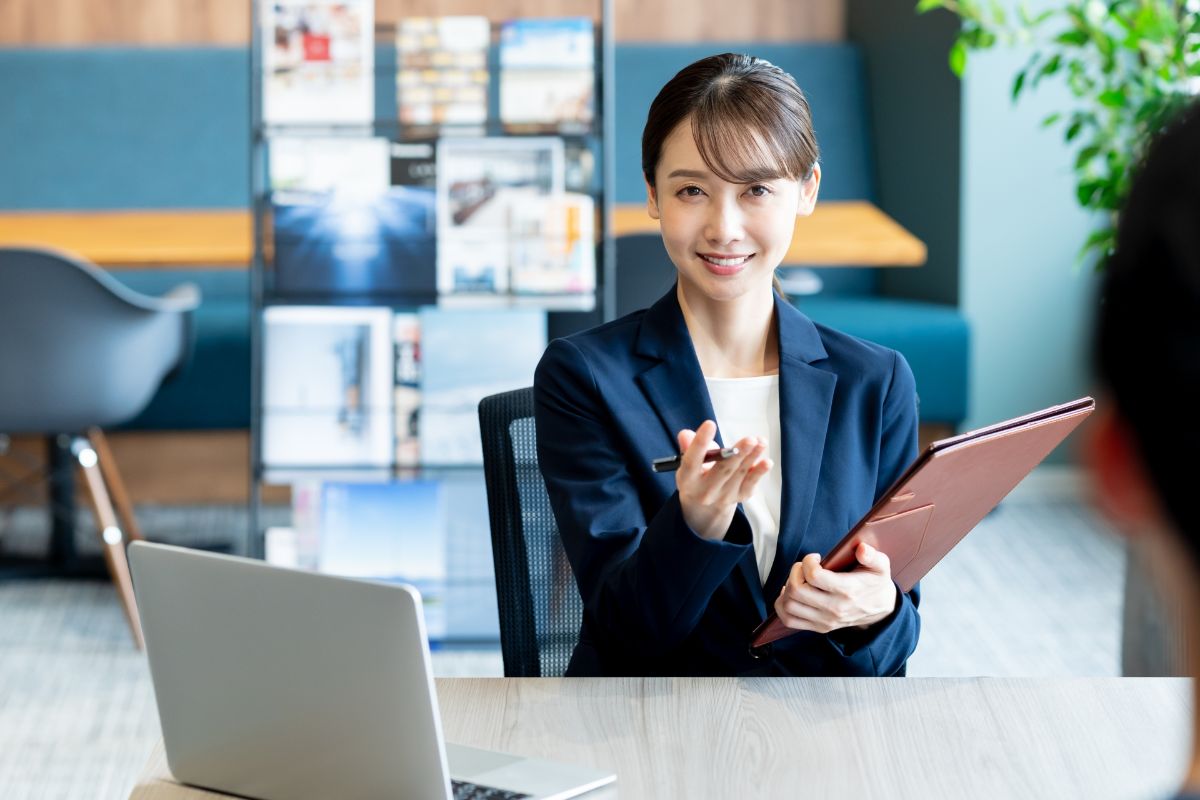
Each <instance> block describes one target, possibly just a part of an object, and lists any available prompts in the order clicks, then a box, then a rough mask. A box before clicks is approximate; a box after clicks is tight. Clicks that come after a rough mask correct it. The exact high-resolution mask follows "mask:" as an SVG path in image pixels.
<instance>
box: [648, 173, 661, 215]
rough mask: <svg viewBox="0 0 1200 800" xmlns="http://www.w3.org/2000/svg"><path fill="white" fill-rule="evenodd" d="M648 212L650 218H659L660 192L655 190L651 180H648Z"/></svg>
mask: <svg viewBox="0 0 1200 800" xmlns="http://www.w3.org/2000/svg"><path fill="white" fill-rule="evenodd" d="M646 213H647V214H649V215H650V219H659V218H660V214H659V213H658V193H657V192H655V191H654V187H653V186H651V185H650V181H646Z"/></svg>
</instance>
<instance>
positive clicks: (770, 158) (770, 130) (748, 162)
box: [692, 107, 806, 184]
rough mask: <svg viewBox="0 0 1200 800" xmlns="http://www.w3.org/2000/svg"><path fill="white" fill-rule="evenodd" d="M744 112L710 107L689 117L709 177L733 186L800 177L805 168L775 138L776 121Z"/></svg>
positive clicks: (786, 144) (789, 147)
mask: <svg viewBox="0 0 1200 800" xmlns="http://www.w3.org/2000/svg"><path fill="white" fill-rule="evenodd" d="M747 111H750V109H745V108H742V109H732V108H728V107H726V108H712V107H710V108H701V109H697V110H696V112H695V113H694V114H693V116H692V136H693V138H694V139H695V141H696V149H697V150H699V151H700V157H701V158H702V159H704V163H705V164H707V165H708V168H709V169H711V170H712V171H713V174H714V175H716V176H717V177H718V178H720V179H721V180H723V181H728V182H729V183H737V184H746V183H758V182H760V181H770V180H778V179H779V178H788V179H791V180H800V179H801V178H802V177H804V172H805V170H806V166H805V165H804V164H802V163H800V159H799V157H798V156H797V150H798V148H797V147H795V146H792V145H791V144H790V143H789V142H788V141H786V138H787V137H786V135H785V136H783V137H781V136H780V135H779V133H778V129H779V128H780V127H782V126H781V125H780V122H779V121H778V120H759V119H755V118H754V115H753V114H750V115H747V114H746V113H745V112H747ZM781 138H782V139H784V141H781Z"/></svg>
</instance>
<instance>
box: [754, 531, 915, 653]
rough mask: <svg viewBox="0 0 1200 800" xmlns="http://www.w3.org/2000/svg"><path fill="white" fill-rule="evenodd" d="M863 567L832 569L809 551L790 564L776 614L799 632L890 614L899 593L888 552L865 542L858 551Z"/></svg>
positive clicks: (855, 623) (830, 628)
mask: <svg viewBox="0 0 1200 800" xmlns="http://www.w3.org/2000/svg"><path fill="white" fill-rule="evenodd" d="M854 555H855V557H856V558H857V559H858V564H859V566H858V567H856V568H855V569H853V570H851V571H850V572H831V571H830V570H827V569H825V568H823V567H822V566H821V557H820V556H819V555H817V554H816V553H809V554H808V555H806V556H805V557H804V559H803V560H801V561H798V562H797V563H795V564H793V565H792V572H791V574H790V575H789V576H788V580H787V583H786V584H784V587H783V591H781V592H780V593H779V599H778V600H776V601H775V613H776V614H778V615H779V620H780V621H781V622H782V623H783V624H784V625H786V626H787V627H789V628H791V629H793V630H797V631H816V632H817V633H829V632H830V631H836V630H838V629H840V628H849V627H851V626H858V627H860V628H866V627H868V626H870V625H873V624H874V623H876V622H879V621H880V620H882V619H886V618H887V616H888V615H889V614H891V613H892V611H894V610H895V608H896V602H897V601H898V599H899V598H898V596H897V592H896V585H895V584H894V583H892V564H891V562H890V561H889V560H888V557H887V554H886V553H883V552H880V551H879V550H876V549H875V548H874V547H871V546H870V545H869V544H867V543H866V542H860V543H859V545H858V548H857V549H856V550H855V551H854Z"/></svg>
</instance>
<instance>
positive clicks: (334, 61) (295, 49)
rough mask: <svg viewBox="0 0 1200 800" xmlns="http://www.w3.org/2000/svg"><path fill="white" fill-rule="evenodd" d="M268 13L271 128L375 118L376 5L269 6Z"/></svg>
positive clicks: (266, 105) (303, 0)
mask: <svg viewBox="0 0 1200 800" xmlns="http://www.w3.org/2000/svg"><path fill="white" fill-rule="evenodd" d="M262 15H263V19H262V32H263V34H262V35H263V38H264V41H263V47H262V53H263V72H264V81H263V122H264V123H266V124H267V125H279V124H294V123H310V124H354V123H360V124H364V125H365V124H367V123H369V122H370V121H371V120H372V119H373V118H374V112H375V108H374V106H375V95H374V79H375V75H374V68H375V52H374V44H373V43H374V28H375V4H374V1H373V0H265V2H263V3H262Z"/></svg>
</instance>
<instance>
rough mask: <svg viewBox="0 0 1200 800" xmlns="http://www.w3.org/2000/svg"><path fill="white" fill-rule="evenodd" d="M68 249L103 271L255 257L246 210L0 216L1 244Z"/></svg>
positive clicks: (226, 263) (227, 264) (231, 262)
mask: <svg viewBox="0 0 1200 800" xmlns="http://www.w3.org/2000/svg"><path fill="white" fill-rule="evenodd" d="M19 245H37V246H40V247H52V248H55V249H58V250H66V251H67V252H69V253H72V254H74V255H77V256H83V257H84V258H85V259H87V260H88V261H91V262H92V263H94V264H99V265H100V266H102V267H173V266H177V267H218V268H221V267H224V268H238V269H245V268H246V267H247V266H248V265H249V264H250V259H251V257H252V256H253V253H254V247H253V221H252V219H251V216H250V212H249V211H247V210H246V209H244V208H239V209H227V210H226V209H221V210H190V209H184V210H173V211H147V210H138V211H36V212H35V211H19V212H4V213H0V246H7V247H12V246H19Z"/></svg>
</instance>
